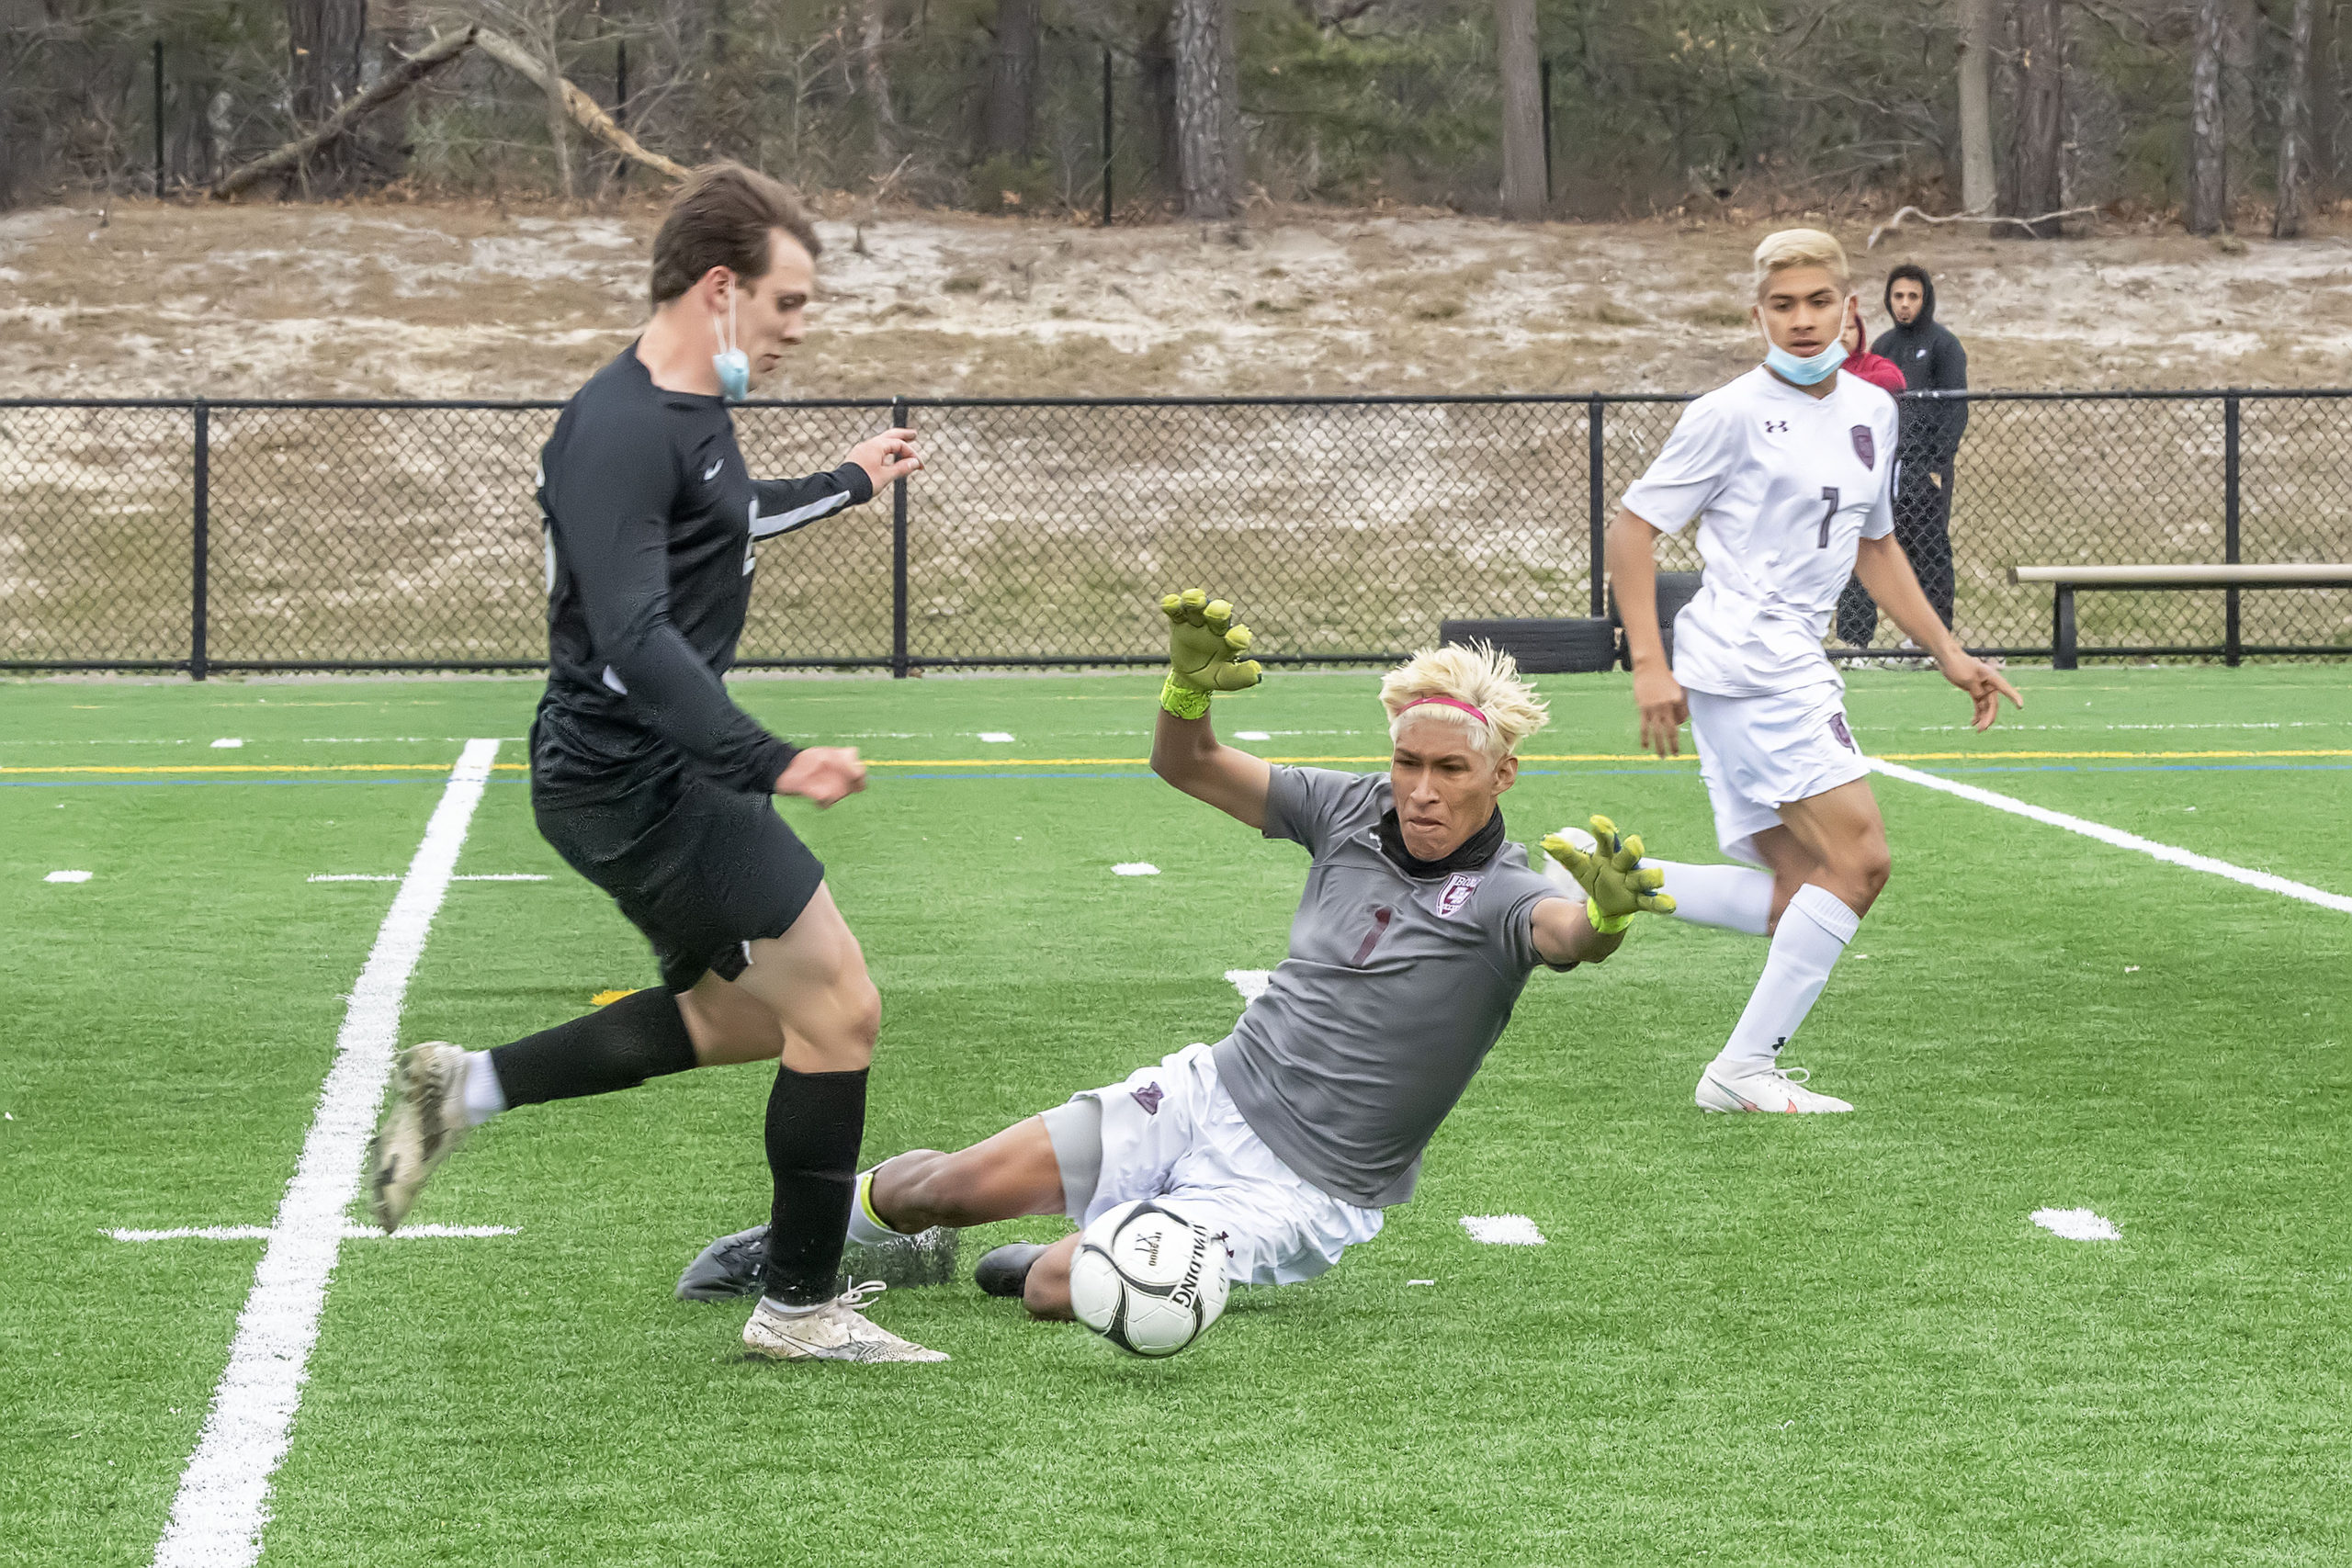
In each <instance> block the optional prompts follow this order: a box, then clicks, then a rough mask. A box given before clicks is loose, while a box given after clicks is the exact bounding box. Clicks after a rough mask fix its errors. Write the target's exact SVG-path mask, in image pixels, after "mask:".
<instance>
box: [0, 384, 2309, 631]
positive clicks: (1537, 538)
mask: <svg viewBox="0 0 2352 1568" xmlns="http://www.w3.org/2000/svg"><path fill="white" fill-rule="evenodd" d="M1950 400H1951V399H1950V398H1949V397H1947V398H1946V401H1947V402H1949V401H1950ZM1681 401H1682V400H1681V399H1679V398H1674V397H1664V396H1659V397H1634V398H1598V397H1511V398H1505V397H1495V398H1425V399H1422V398H1360V399H1200V400H902V401H899V402H897V403H892V402H889V401H864V402H808V403H790V404H778V403H754V404H749V405H746V406H744V407H743V408H741V409H740V410H739V411H738V412H737V415H736V421H737V429H738V432H739V436H740V439H741V444H742V446H743V448H744V453H745V456H746V457H747V458H748V460H749V462H750V464H751V467H752V470H753V471H754V472H762V473H776V474H785V473H799V472H808V471H811V470H815V469H819V468H829V467H831V465H833V464H834V463H836V462H838V461H839V460H840V458H841V455H842V452H843V451H844V450H845V449H846V448H847V447H848V446H850V445H851V444H852V443H853V442H854V441H855V440H857V439H858V438H860V437H862V436H865V435H867V434H872V433H874V432H875V431H876V430H879V429H881V428H883V427H884V426H885V425H886V424H887V423H890V422H892V421H894V420H896V421H899V422H905V423H913V424H914V425H916V426H917V427H918V428H919V429H921V431H922V434H923V440H924V451H925V467H924V471H923V472H922V474H921V475H919V476H917V477H916V478H915V479H913V480H912V481H910V482H909V483H907V484H905V485H902V486H901V487H900V488H899V493H898V494H896V495H895V496H882V497H877V498H876V501H875V502H874V503H873V504H871V505H868V506H865V507H863V508H859V509H857V510H854V511H852V512H849V513H844V514H842V515H841V516H840V517H837V518H834V519H831V520H829V521H827V522H825V523H822V524H820V525H816V526H814V527H811V528H809V529H806V530H803V531H801V532H799V533H795V534H791V535H787V536H784V537H782V538H779V539H775V540H772V541H770V542H769V543H767V544H766V545H764V546H763V547H761V551H760V556H761V559H760V563H759V570H758V578H757V581H756V582H755V585H754V588H753V593H752V614H751V619H750V623H749V625H748V626H746V628H745V631H744V635H743V638H742V643H741V662H742V663H743V664H745V665H747V666H755V667H756V666H770V667H779V666H793V665H816V666H856V665H867V666H880V667H886V668H891V669H894V670H896V671H900V672H903V671H907V670H910V669H913V668H919V667H922V666H941V665H1013V664H1063V665H1080V664H1115V663H1122V662H1152V661H1156V660H1157V659H1158V658H1159V651H1158V644H1159V628H1158V619H1159V617H1158V615H1156V613H1154V612H1153V610H1152V608H1151V606H1152V604H1153V603H1154V601H1155V600H1156V599H1157V597H1158V595H1159V593H1160V592H1163V591H1164V590H1166V589H1167V588H1169V587H1171V586H1186V585H1191V584H1196V583H1206V584H1209V585H1212V586H1214V587H1215V588H1216V589H1217V590H1218V591H1220V592H1227V593H1230V594H1231V595H1233V596H1234V597H1235V598H1236V599H1237V600H1238V601H1239V602H1240V604H1242V606H1243V611H1244V614H1245V615H1247V617H1248V619H1249V621H1250V625H1251V626H1253V627H1254V628H1255V629H1256V630H1257V632H1258V634H1259V637H1260V639H1261V647H1262V648H1264V649H1267V650H1268V654H1269V656H1270V657H1271V658H1272V659H1277V660H1285V661H1292V662H1353V661H1370V660H1386V659H1391V658H1394V657H1396V656H1397V655H1398V654H1400V653H1403V652H1405V651H1408V650H1409V649H1413V648H1415V647H1418V646H1422V645H1425V644H1426V643H1428V642H1430V641H1431V640H1433V639H1434V638H1435V637H1436V636H1437V631H1438V625H1439V623H1440V622H1441V621H1442V620H1445V619H1448V618H1452V617H1456V616H1464V617H1484V616H1585V615H1600V614H1602V613H1603V602H1602V596H1601V593H1600V588H1599V586H1598V585H1597V583H1596V581H1595V573H1594V570H1593V566H1594V562H1595V559H1596V557H1597V554H1598V548H1599V543H1600V533H1601V530H1602V528H1603V526H1604V525H1605V524H1606V522H1607V520H1608V519H1609V517H1610V516H1611V515H1612V514H1613V513H1614V509H1615V506H1616V502H1617V498H1618V496H1619V495H1620V494H1621V493H1622V492H1623V490H1624V488H1625V487H1626V485H1628V484H1629V483H1631V482H1632V480H1633V479H1634V478H1635V477H1636V476H1638V475H1639V474H1640V472H1641V471H1642V469H1643V468H1644V467H1645V465H1646V464H1647V463H1648V462H1649V460H1650V458H1651V457H1653V456H1655V455H1656V453H1657V449H1658V447H1659V446H1660V444H1661V443H1662V442H1663V441H1664V440H1665V438H1666V435H1667V433H1668V431H1669V430H1671V429H1672V428H1673V424H1674V422H1675V420H1676V418H1677V417H1678V415H1679V412H1680V411H1679V404H1680V403H1681ZM1965 401H1966V404H1967V409H1968V414H1969V419H1968V423H1967V427H1966V432H1965V434H1964V436H1963V437H1962V439H1961V440H1960V442H1959V445H1958V448H1957V453H1956V456H1955V457H1954V458H1953V460H1952V463H1951V467H1950V468H1948V469H1945V470H1942V471H1940V472H1939V474H1938V475H1937V478H1936V480H1935V481H1934V483H1935V489H1936V490H1937V491H1940V492H1941V493H1942V495H1943V496H1944V497H1945V498H1947V501H1948V505H1949V509H1950V538H1951V566H1952V570H1953V577H1954V586H1955V625H1956V626H1957V628H1958V629H1959V631H1960V633H1961V635H1962V638H1963V639H1964V640H1965V641H1967V642H1968V643H1969V644H1970V645H1971V646H1973V647H1976V648H1979V649H1988V650H1995V651H1998V652H2001V653H2005V654H2008V655H2011V656H2028V657H2030V656H2037V655H2039V656H2043V657H2046V656H2048V654H2049V653H2050V651H2051V630H2050V626H2051V614H2050V612H2051V599H2050V591H2049V590H2048V589H2047V588H2033V587H2019V586H2017V585H2014V584H2012V583H2010V582H2009V581H2008V578H2007V572H2008V569H2009V568H2010V567H2012V566H2017V565H2069V564H2075V563H2092V562H2103V563H2114V564H2143V563H2172V562H2229V561H2240V560H2243V561H2247V562H2283V561H2337V562H2340V561H2344V560H2346V558H2347V557H2352V392H2338V391H2324V392H2280V393H2272V392H2182V393H2171V392H2164V393H2145V392H2143V393H2086V394H2071V393H2069V394H2039V393H1974V394H1968V395H1967V396H1966V398H1965ZM558 407H559V405H556V404H553V403H419V402H403V403H392V402H332V403H330V402H255V401H234V402H202V401H126V400H107V401H80V402H34V401H22V400H18V401H11V402H6V403H0V668H11V669H67V668H73V669H166V670H187V671H190V672H191V673H194V674H197V675H198V676H199V677H200V676H201V675H203V674H204V673H206V672H208V671H248V670H291V669H362V668H364V669H401V668H413V669H529V668H533V667H536V666H537V665H539V664H540V663H541V662H542V660H543V658H544V653H545V647H546V642H545V627H544V624H543V615H544V604H545V595H544V579H543V575H542V572H543V568H542V550H541V542H540V529H539V522H538V517H537V511H536V508H535V505H534V502H533V500H532V493H531V492H532V482H533V472H534V469H535V467H536V465H537V454H538V448H539V446H540V445H541V443H542V442H544V441H545V440H546V438H547V435H548V430H549V429H550V427H551V426H552V424H553V423H554V420H555V415H556V412H557V408H558ZM1931 413H1940V414H1943V415H1945V416H1947V417H1948V416H1949V414H1950V413H1951V410H1949V409H1948V408H1947V409H1944V410H1932V409H1930V408H1929V407H1928V405H1927V403H1926V402H1925V401H1924V400H1917V399H1915V400H1912V406H1911V407H1909V408H1907V409H1906V411H1905V414H1906V420H1908V421H1910V422H1911V423H1908V424H1906V429H1926V428H1928V423H1925V422H1926V420H1927V418H1928V415H1930V414H1931ZM1911 445H1912V442H1911V439H1910V437H1908V436H1906V440H1905V446H1906V448H1907V447H1908V446H1911ZM1931 466H1932V464H1930V463H1928V462H1924V461H1923V462H1921V463H1920V464H1919V468H1920V473H1921V474H1922V475H1924V474H1925V472H1926V469H1927V468H1928V467H1931ZM1909 494H1910V495H1911V497H1912V498H1913V499H1912V500H1911V501H1910V502H1906V505H1907V506H1909V507H1910V508H1911V511H1910V512H1909V513H1905V508H1903V507H1899V508H1898V513H1899V515H1900V516H1901V518H1902V520H1903V521H1904V523H1905V526H1906V528H1911V527H1912V526H1913V525H1917V528H1918V529H1924V531H1925V533H1926V534H1927V535H1928V536H1935V535H1937V533H1938V530H1937V529H1936V528H1934V527H1933V526H1932V519H1931V518H1930V516H1929V513H1931V512H1932V511H1933V510H1934V508H1933V506H1932V504H1930V503H1929V502H1927V501H1924V500H1922V499H1921V498H1922V497H1925V496H1926V495H1927V494H1928V492H1927V491H1924V490H1922V489H1921V488H1920V486H1919V485H1917V484H1916V483H1915V484H1913V485H1912V486H1911V489H1910V491H1909ZM1662 543H1663V549H1662V551H1661V564H1662V565H1664V566H1666V567H1668V568H1676V567H1679V568H1684V569H1689V568H1694V567H1696V565H1697V564H1698V561H1697V556H1696V553H1695V550H1694V548H1693V546H1692V543H1691V537H1690V534H1689V532H1688V531H1686V532H1685V533H1684V534H1682V535H1679V536H1673V537H1671V538H1668V539H1667V540H1665V541H1663V542H1662ZM1932 546H1933V539H1932V538H1930V539H1929V540H1928V548H1929V556H1930V558H1929V559H1928V560H1927V561H1926V562H1925V564H1928V565H1929V566H1932V564H1933V561H1932V558H1931V557H1932ZM1923 575H1928V573H1923ZM2233 608H2234V610H2235V611H2236V614H2234V615H2233V614H2232V610H2233ZM2081 614H2082V631H2081V637H2082V649H2081V651H2082V654H2083V656H2084V657H2097V656H2099V655H2109V656H2116V655H2129V656H2134V657H2143V656H2188V657H2212V658H2228V659H2234V658H2237V657H2240V656H2261V655H2278V654H2330V653H2333V654H2344V653H2352V591H2345V590H2337V589H2266V590H2253V589H2248V590H2242V591H2225V590H2218V589H2213V590H2199V591H2193V592H2160V591H2148V592H2109V593H2101V594H2098V595H2095V596H2092V597H2090V598H2088V599H2086V601H2085V602H2084V604H2083V608H2082V612H2081ZM1841 619H1847V620H1849V621H1850V620H1851V617H1850V616H1848V617H1841ZM2233 628H2234V635H2233ZM1846 630H1847V631H1848V633H1849V635H1852V634H1853V633H1855V631H1856V630H1857V628H1856V627H1855V626H1852V625H1849V626H1847V627H1846ZM1896 635H1899V634H1896V633H1894V632H1893V631H1892V630H1891V629H1887V630H1882V631H1881V632H1880V633H1879V640H1880V646H1881V649H1882V651H1883V650H1884V645H1885V643H1886V641H1887V640H1888V638H1889V637H1893V636H1896ZM1832 651H1833V652H1838V651H1841V649H1839V648H1838V646H1837V644H1836V642H1835V640H1834V634H1833V646H1832Z"/></svg>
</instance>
